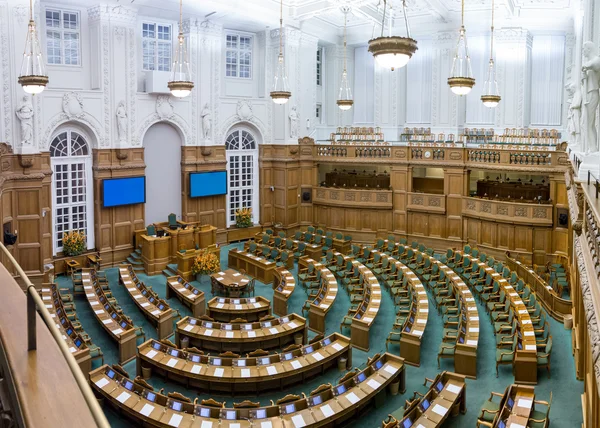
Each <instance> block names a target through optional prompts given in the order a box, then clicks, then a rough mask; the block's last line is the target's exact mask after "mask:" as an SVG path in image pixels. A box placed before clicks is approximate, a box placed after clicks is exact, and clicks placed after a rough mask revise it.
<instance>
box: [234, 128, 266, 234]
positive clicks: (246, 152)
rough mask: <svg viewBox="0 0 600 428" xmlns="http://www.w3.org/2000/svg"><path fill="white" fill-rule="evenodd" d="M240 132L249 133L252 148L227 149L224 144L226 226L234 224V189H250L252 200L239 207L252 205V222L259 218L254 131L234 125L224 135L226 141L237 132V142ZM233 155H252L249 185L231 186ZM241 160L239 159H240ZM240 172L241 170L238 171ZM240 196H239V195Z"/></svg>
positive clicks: (256, 151) (256, 152) (256, 144)
mask: <svg viewBox="0 0 600 428" xmlns="http://www.w3.org/2000/svg"><path fill="white" fill-rule="evenodd" d="M242 132H247V133H249V134H250V135H251V136H252V138H253V139H254V149H240V148H238V149H237V150H227V146H226V152H225V153H226V157H227V212H226V216H227V226H228V227H229V226H233V225H235V215H234V216H233V220H232V213H231V210H232V200H231V199H232V191H234V190H238V189H240V190H241V189H252V200H251V201H250V204H247V203H246V204H244V203H241V204H240V207H248V206H250V207H252V223H253V224H258V223H259V220H260V203H259V196H260V195H259V193H260V183H259V173H258V139H257V138H256V134H255V133H254V132H252V131H251V130H250V129H248V128H245V127H236V128H232V129H231V130H230V131H229V132H228V133H227V137H226V139H225V140H226V141H227V139H228V138H229V136H230V135H231V134H233V133H238V144H239V142H240V141H241V138H242ZM234 156H240V157H241V156H252V177H251V179H252V183H251V184H250V185H246V186H244V185H238V186H233V185H232V180H233V176H232V173H234V172H235V171H233V170H232V157H234ZM240 162H241V159H240ZM239 168H240V169H241V168H242V166H241V165H240V167H239ZM239 174H241V172H240V173H239ZM240 197H241V196H240Z"/></svg>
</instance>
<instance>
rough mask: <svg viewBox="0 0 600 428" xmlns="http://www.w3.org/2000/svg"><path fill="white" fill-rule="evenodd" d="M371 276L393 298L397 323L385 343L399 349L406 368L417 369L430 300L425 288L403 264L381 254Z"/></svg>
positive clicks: (419, 362)
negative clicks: (411, 366) (412, 367)
mask: <svg viewBox="0 0 600 428" xmlns="http://www.w3.org/2000/svg"><path fill="white" fill-rule="evenodd" d="M381 259H382V262H381V265H379V267H377V268H375V269H374V270H373V272H374V273H375V275H376V276H377V277H378V278H379V280H380V283H381V284H383V285H384V287H386V288H387V289H388V290H389V291H390V293H391V294H392V298H393V299H394V304H395V305H396V321H395V322H394V327H393V329H392V331H391V332H390V334H389V336H388V338H387V340H386V349H387V347H388V344H389V343H398V344H399V345H400V356H401V357H402V358H404V362H405V363H406V364H411V365H415V366H420V364H421V341H422V338H423V333H424V332H425V328H426V327H427V319H428V317H429V300H428V299H427V293H426V292H425V287H423V284H422V283H421V281H420V280H419V278H418V277H417V275H416V274H415V273H414V272H413V271H412V270H410V269H409V268H408V267H407V266H406V265H404V264H403V263H402V262H400V261H398V260H396V259H394V258H393V257H391V256H389V255H387V254H384V255H383V256H382V258H381Z"/></svg>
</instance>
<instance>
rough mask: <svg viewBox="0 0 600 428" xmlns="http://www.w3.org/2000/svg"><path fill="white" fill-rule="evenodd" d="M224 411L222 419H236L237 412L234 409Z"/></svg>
mask: <svg viewBox="0 0 600 428" xmlns="http://www.w3.org/2000/svg"><path fill="white" fill-rule="evenodd" d="M224 413H225V414H224V416H225V418H224V419H227V420H228V421H233V420H236V419H237V412H236V411H235V410H225V411H224Z"/></svg>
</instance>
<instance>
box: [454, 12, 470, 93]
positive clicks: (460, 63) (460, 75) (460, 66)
mask: <svg viewBox="0 0 600 428" xmlns="http://www.w3.org/2000/svg"><path fill="white" fill-rule="evenodd" d="M461 4H462V9H461V24H460V33H459V36H458V43H457V44H456V53H455V54H454V60H453V61H452V70H451V71H450V77H449V78H448V85H449V86H450V90H451V91H452V92H454V93H455V94H456V95H467V94H468V93H469V92H471V89H473V86H475V79H474V78H473V70H472V69H471V57H470V56H469V48H468V46H467V35H466V30H465V0H462V1H461Z"/></svg>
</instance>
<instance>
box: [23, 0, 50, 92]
mask: <svg viewBox="0 0 600 428" xmlns="http://www.w3.org/2000/svg"><path fill="white" fill-rule="evenodd" d="M18 82H19V84H20V85H21V86H22V87H23V90H24V91H25V92H27V93H28V94H33V95H35V94H39V93H41V92H42V91H43V90H44V89H46V85H47V84H48V76H47V75H46V70H45V67H44V58H43V57H42V50H41V49H40V40H39V39H38V35H37V31H36V29H35V21H34V20H33V0H29V26H28V28H27V38H26V39H25V51H24V52H23V62H21V73H20V74H19V79H18Z"/></svg>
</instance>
